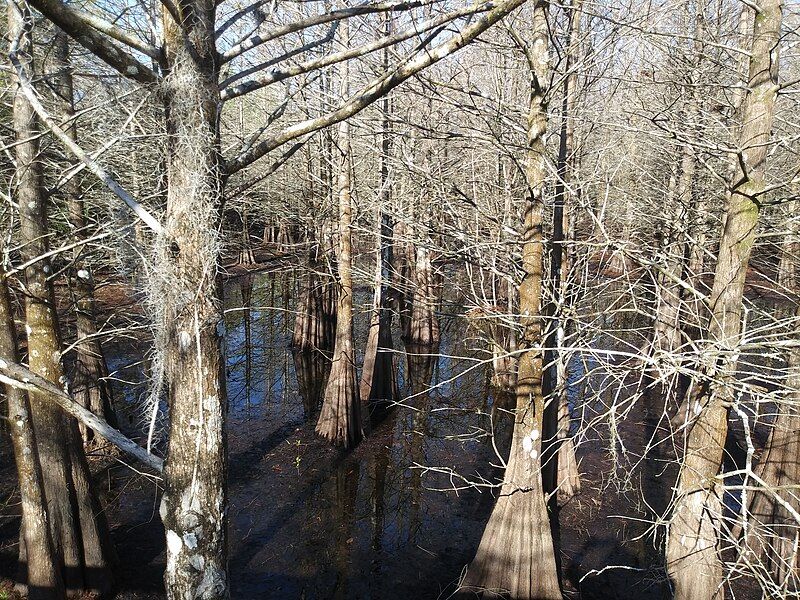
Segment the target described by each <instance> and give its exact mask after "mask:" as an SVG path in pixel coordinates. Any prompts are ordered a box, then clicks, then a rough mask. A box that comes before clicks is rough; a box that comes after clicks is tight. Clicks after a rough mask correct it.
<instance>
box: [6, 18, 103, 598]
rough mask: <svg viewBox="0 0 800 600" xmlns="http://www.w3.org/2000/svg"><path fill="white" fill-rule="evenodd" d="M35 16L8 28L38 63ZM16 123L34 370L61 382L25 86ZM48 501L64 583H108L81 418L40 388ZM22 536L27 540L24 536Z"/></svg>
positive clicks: (97, 588)
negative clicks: (34, 52) (66, 414)
mask: <svg viewBox="0 0 800 600" xmlns="http://www.w3.org/2000/svg"><path fill="white" fill-rule="evenodd" d="M32 27H33V20H32V16H31V13H30V11H29V9H28V7H27V5H26V4H25V3H24V2H16V3H14V4H12V5H11V6H10V10H9V33H10V38H11V41H12V45H13V44H14V43H15V42H16V43H17V46H16V48H15V49H14V52H15V54H16V60H17V61H18V62H19V64H20V65H21V66H22V68H23V69H24V70H25V71H27V72H28V73H30V72H31V71H32V70H33V58H32V40H31V32H32ZM14 128H15V132H16V136H17V142H18V143H17V146H16V148H15V152H16V161H17V164H16V189H15V200H16V201H17V203H18V206H19V218H20V242H21V250H20V256H21V258H22V260H23V262H25V263H26V264H28V265H29V266H28V267H27V268H26V269H25V323H26V331H27V333H28V364H29V367H30V370H31V371H32V372H33V373H35V374H36V375H39V376H41V377H43V378H44V379H46V380H48V381H50V382H53V383H55V384H56V385H59V384H61V383H62V382H63V381H64V372H63V368H62V364H61V341H60V339H59V330H58V320H57V317H56V310H55V295H54V291H53V284H52V281H51V280H50V279H49V276H50V273H51V266H50V260H49V259H48V258H40V257H42V256H44V255H45V254H47V252H48V250H49V248H48V235H49V233H50V232H49V230H48V224H47V215H46V213H45V202H44V197H43V194H42V189H43V181H42V171H41V164H40V162H39V161H40V156H39V145H38V137H39V123H38V118H37V117H36V115H35V112H34V110H33V107H32V106H31V105H30V103H29V102H28V101H27V99H26V98H25V97H24V96H23V94H22V93H21V92H19V91H17V93H15V96H14ZM29 400H30V406H31V414H32V417H33V433H34V436H35V438H36V442H37V448H38V452H39V461H40V464H41V470H42V476H43V483H44V496H45V498H46V501H47V516H48V517H49V520H50V521H49V526H50V536H51V540H52V542H53V550H54V552H55V556H56V557H57V560H59V562H60V565H61V575H62V579H63V581H64V585H65V589H66V591H67V592H68V593H69V592H74V593H80V592H83V591H91V592H96V593H100V594H104V593H107V592H109V591H110V589H111V587H112V585H113V578H112V576H111V571H110V567H109V562H110V560H111V557H112V556H113V549H112V546H111V540H110V538H109V536H108V525H107V523H106V521H105V518H106V517H105V514H104V513H103V512H102V511H101V510H100V507H99V502H98V499H97V497H96V496H95V495H94V493H93V490H92V484H91V474H90V472H89V466H88V464H87V462H86V456H85V455H84V453H83V448H82V446H81V444H80V435H79V432H78V426H77V424H76V423H75V422H74V421H72V420H70V419H66V418H65V417H64V415H63V413H62V412H61V411H60V409H59V408H58V407H57V406H56V405H55V404H54V403H52V402H51V401H50V400H49V399H48V398H47V397H46V396H45V395H43V394H41V393H32V394H30V397H29ZM23 541H24V540H23Z"/></svg>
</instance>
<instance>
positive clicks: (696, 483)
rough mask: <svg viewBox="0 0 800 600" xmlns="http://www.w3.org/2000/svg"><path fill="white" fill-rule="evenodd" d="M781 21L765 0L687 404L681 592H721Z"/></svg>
mask: <svg viewBox="0 0 800 600" xmlns="http://www.w3.org/2000/svg"><path fill="white" fill-rule="evenodd" d="M780 28H781V0H766V1H765V2H762V3H761V5H760V12H758V13H757V14H756V17H755V21H754V26H753V44H752V51H751V55H750V68H749V82H748V90H747V95H746V97H745V99H744V103H743V110H742V116H743V119H742V123H743V125H742V128H741V131H740V136H739V147H740V148H741V154H740V160H739V163H738V165H739V166H738V167H737V169H736V172H735V174H734V176H733V178H732V180H731V182H730V199H729V202H728V207H727V211H726V216H725V222H724V226H723V231H722V235H721V237H720V249H719V255H718V257H717V265H716V269H715V272H714V284H713V288H712V291H711V298H710V301H709V309H710V312H711V321H710V323H709V329H708V339H709V341H710V344H711V347H710V348H708V350H707V352H706V353H705V356H704V357H703V361H704V365H703V367H702V372H701V375H700V376H698V377H696V378H695V381H693V383H692V386H691V388H690V392H689V393H691V394H692V399H691V401H690V403H689V407H690V410H691V411H692V413H694V414H693V417H694V418H695V419H696V420H695V422H694V423H693V424H692V425H691V431H690V432H689V436H688V440H687V445H686V451H685V452H686V454H685V456H684V459H683V463H682V465H681V472H680V475H679V478H678V483H677V486H676V490H675V491H676V495H675V500H674V510H673V515H672V521H671V523H670V528H669V536H668V541H667V554H666V558H667V568H668V571H669V574H670V577H671V579H672V582H673V585H674V593H675V598H676V599H678V600H705V599H710V598H719V597H722V595H723V587H722V583H723V581H722V578H723V571H722V564H721V562H720V559H719V556H718V550H719V537H718V531H717V530H718V528H719V517H720V512H721V510H722V507H721V501H720V497H721V494H720V489H719V483H718V480H717V475H718V473H719V469H720V466H721V462H722V456H723V448H724V445H725V437H726V434H727V429H728V426H727V417H728V407H729V406H730V403H731V402H732V401H733V400H734V390H733V383H734V378H735V377H736V355H737V347H738V345H739V342H740V336H741V332H742V318H743V311H742V299H743V296H744V284H745V276H746V273H747V266H748V262H749V259H750V254H751V250H752V246H753V242H754V240H755V235H756V227H757V225H758V216H759V209H760V195H761V194H762V192H763V189H764V173H765V168H766V157H767V152H768V150H769V139H770V132H771V129H772V122H773V117H774V112H775V101H776V96H777V91H778V83H777V80H778V44H779V40H780Z"/></svg>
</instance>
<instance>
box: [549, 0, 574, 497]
mask: <svg viewBox="0 0 800 600" xmlns="http://www.w3.org/2000/svg"><path fill="white" fill-rule="evenodd" d="M582 5H583V3H582V0H573V3H572V4H571V6H570V22H569V32H568V38H567V60H566V65H565V70H566V72H567V76H566V77H565V79H564V97H563V99H562V106H561V128H560V132H559V144H558V162H557V170H558V179H557V181H556V186H555V202H554V206H553V237H552V245H551V250H550V284H551V286H552V290H553V301H552V303H551V305H550V306H549V307H548V308H547V309H546V312H547V314H548V316H550V317H551V320H550V321H549V323H548V334H547V341H546V343H545V346H546V347H547V348H548V351H547V352H546V354H545V364H547V365H549V366H548V369H547V371H548V374H547V378H548V380H549V384H550V386H551V388H552V389H551V390H547V389H546V391H551V392H552V397H553V401H557V402H558V437H557V444H558V473H557V475H556V485H557V489H558V497H559V499H560V500H561V501H562V502H563V501H566V500H568V499H569V498H571V497H572V496H574V495H575V494H577V493H578V492H579V491H580V489H581V479H580V474H579V473H578V461H577V459H576V457H575V444H574V443H573V440H572V436H571V435H570V432H569V428H570V408H569V399H568V397H567V389H568V386H569V382H568V377H569V374H568V364H567V360H568V359H567V358H565V355H564V352H563V351H562V350H560V348H561V347H562V346H563V342H564V341H565V340H566V338H567V335H566V333H567V330H568V328H569V326H570V323H569V322H568V320H567V317H566V316H565V315H566V314H567V313H568V308H569V307H568V304H569V303H571V300H572V296H571V294H569V290H568V289H567V277H568V275H569V271H570V268H571V256H570V247H569V245H568V244H569V243H570V242H571V241H573V240H570V239H568V234H569V231H570V228H569V219H570V212H571V208H572V207H571V206H570V203H569V201H568V200H569V197H570V195H569V194H568V193H567V185H568V184H569V182H570V181H571V179H572V172H571V170H572V169H571V163H572V153H573V151H574V148H573V138H574V127H573V126H572V124H571V121H572V119H574V118H575V114H574V112H575V104H576V102H575V95H576V89H575V88H576V85H577V77H576V76H575V74H574V73H570V70H571V69H572V68H573V67H574V65H575V63H576V62H577V59H578V57H577V54H578V44H579V36H580V32H581V16H582V14H583V10H582V8H583V6H582Z"/></svg>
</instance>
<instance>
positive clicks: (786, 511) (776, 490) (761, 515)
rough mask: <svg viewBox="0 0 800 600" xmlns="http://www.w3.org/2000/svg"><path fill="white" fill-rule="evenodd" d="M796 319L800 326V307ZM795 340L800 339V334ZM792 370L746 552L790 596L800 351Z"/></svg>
mask: <svg viewBox="0 0 800 600" xmlns="http://www.w3.org/2000/svg"><path fill="white" fill-rule="evenodd" d="M795 316H796V318H797V319H798V320H800V304H798V308H797V310H796V313H795ZM795 339H800V331H797V332H795ZM786 370H787V376H786V391H787V395H786V398H785V400H784V401H783V402H781V403H780V404H779V405H778V417H777V418H776V419H775V423H773V425H772V431H771V432H770V436H769V440H768V441H767V447H766V450H765V451H764V455H763V457H762V459H761V462H760V463H759V464H758V467H757V468H756V475H757V476H758V477H759V479H760V480H761V482H763V483H761V486H762V487H761V489H760V490H758V491H756V492H755V493H754V495H753V499H752V501H751V503H750V506H749V510H748V515H747V520H748V528H747V531H746V537H745V542H746V548H747V549H748V550H749V551H750V552H752V553H753V554H754V555H755V558H757V559H759V560H761V561H762V564H764V565H765V566H766V567H767V569H768V570H769V573H770V574H771V575H772V582H773V584H774V585H776V586H777V587H778V588H782V589H783V592H784V595H786V594H787V593H789V592H796V591H797V588H798V579H800V573H798V566H799V565H800V563H799V562H798V550H797V519H796V518H795V515H796V514H798V513H800V498H798V495H797V492H796V490H797V489H798V486H800V436H798V431H800V408H799V407H800V347H794V348H791V349H790V350H789V352H788V359H787V361H786ZM793 490H795V491H793ZM751 559H752V556H751ZM774 593H775V595H776V597H777V596H778V594H777V591H775V592H774Z"/></svg>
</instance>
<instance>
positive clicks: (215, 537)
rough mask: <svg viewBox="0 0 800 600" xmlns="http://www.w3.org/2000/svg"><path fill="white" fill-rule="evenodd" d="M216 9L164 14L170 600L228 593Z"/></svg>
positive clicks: (192, 2)
mask: <svg viewBox="0 0 800 600" xmlns="http://www.w3.org/2000/svg"><path fill="white" fill-rule="evenodd" d="M215 6H216V5H215V2H214V1H213V0H186V1H182V2H179V3H177V5H176V7H175V8H176V10H177V11H178V16H179V18H180V19H181V22H180V23H178V22H176V21H175V20H174V19H173V16H172V15H171V14H170V12H169V11H168V10H166V9H164V10H163V24H164V42H165V63H166V65H165V67H166V71H167V73H166V76H165V79H164V94H165V106H166V112H167V133H168V146H167V180H168V189H167V210H166V217H165V223H164V228H163V232H162V234H161V235H160V236H159V238H158V239H157V264H158V272H157V273H156V277H157V279H158V281H157V283H156V284H155V289H154V290H153V293H154V298H155V300H154V303H155V304H156V305H157V306H159V307H163V308H162V311H163V312H162V314H160V315H159V316H160V318H161V322H160V331H159V334H158V335H159V339H158V340H157V343H158V344H159V345H160V346H161V347H160V348H158V350H159V351H160V352H161V353H162V356H163V360H164V363H165V374H166V379H167V383H168V393H169V417H170V422H169V445H168V448H167V457H166V464H165V467H164V496H163V499H162V504H161V518H162V520H163V522H164V527H165V529H166V538H167V568H166V571H165V574H164V582H165V586H166V590H167V597H168V598H170V599H171V600H179V599H181V600H189V599H194V598H202V599H204V600H212V599H223V598H228V597H229V582H228V577H227V519H226V511H227V482H226V479H227V473H226V470H227V464H226V463H227V456H226V446H225V417H226V412H227V396H226V390H225V373H224V359H223V352H222V346H221V344H222V334H223V329H224V321H223V315H222V287H221V282H220V277H219V273H218V261H219V256H220V239H219V227H220V220H221V214H222V189H221V188H222V182H221V177H220V157H219V130H218V118H219V114H218V110H219V106H220V101H219V90H218V84H217V78H218V71H217V64H216V61H217V53H216V49H215V47H214V17H215Z"/></svg>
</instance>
